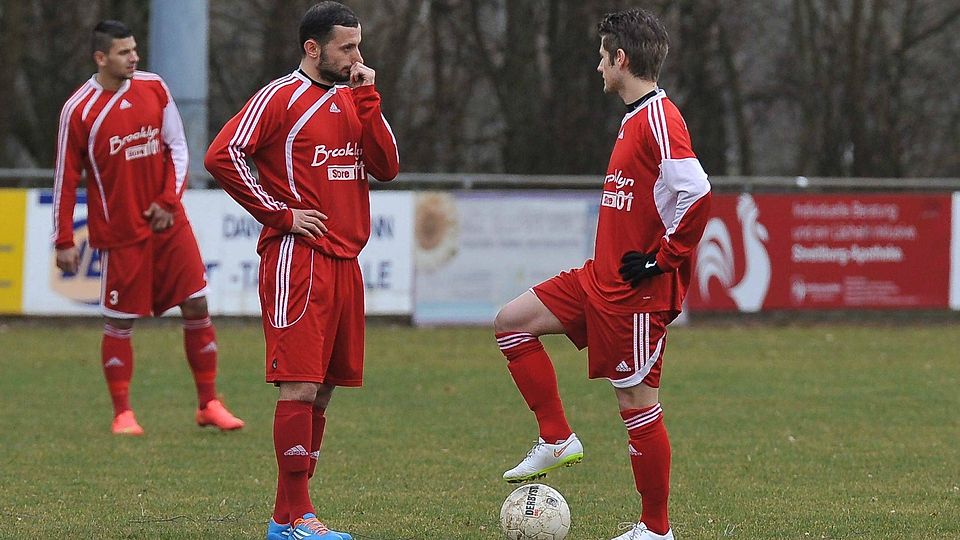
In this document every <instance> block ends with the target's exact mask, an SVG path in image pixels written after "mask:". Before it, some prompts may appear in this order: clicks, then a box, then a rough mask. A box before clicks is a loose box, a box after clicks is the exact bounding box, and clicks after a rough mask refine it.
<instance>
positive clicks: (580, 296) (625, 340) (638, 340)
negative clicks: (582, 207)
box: [532, 268, 675, 388]
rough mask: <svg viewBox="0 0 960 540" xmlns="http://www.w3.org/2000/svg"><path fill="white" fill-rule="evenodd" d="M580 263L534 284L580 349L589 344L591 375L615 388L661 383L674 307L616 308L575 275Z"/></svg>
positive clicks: (588, 353)
mask: <svg viewBox="0 0 960 540" xmlns="http://www.w3.org/2000/svg"><path fill="white" fill-rule="evenodd" d="M582 271H583V270H582V269H580V268H577V269H574V270H571V271H569V272H561V273H560V274H559V275H557V276H554V277H552V278H550V279H548V280H547V281H544V282H543V283H541V284H539V285H537V286H535V287H533V289H532V290H533V292H534V294H536V295H537V298H539V299H540V301H541V302H543V305H545V306H546V307H547V309H549V310H550V312H551V313H553V314H554V316H556V317H557V319H559V320H560V323H561V324H562V325H563V328H564V330H565V332H566V334H567V337H568V338H570V341H572V342H573V344H574V345H576V346H577V348H578V349H583V348H584V347H587V358H588V360H587V361H588V373H589V377H590V378H591V379H609V380H610V383H611V384H613V386H614V387H616V388H629V387H631V386H636V385H638V384H640V383H641V382H643V383H645V384H646V385H647V386H652V387H654V388H659V387H660V368H661V365H662V364H663V351H664V348H665V347H666V344H667V325H668V324H670V321H672V320H673V319H674V317H675V314H674V313H671V312H656V313H629V312H625V311H624V312H618V311H617V310H616V308H615V306H614V307H610V306H604V305H602V303H600V302H597V301H596V300H594V299H592V298H590V297H589V296H588V295H587V293H586V291H584V290H583V286H582V285H581V284H580V280H579V279H578V277H577V273H578V272H582Z"/></svg>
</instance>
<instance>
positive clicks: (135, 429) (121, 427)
mask: <svg viewBox="0 0 960 540" xmlns="http://www.w3.org/2000/svg"><path fill="white" fill-rule="evenodd" d="M111 429H112V430H113V434H114V435H143V428H142V427H140V424H138V423H137V417H135V416H134V415H133V411H131V410H129V409H128V410H126V411H123V412H122V413H120V414H118V415H117V416H115V417H114V418H113V425H112V426H111Z"/></svg>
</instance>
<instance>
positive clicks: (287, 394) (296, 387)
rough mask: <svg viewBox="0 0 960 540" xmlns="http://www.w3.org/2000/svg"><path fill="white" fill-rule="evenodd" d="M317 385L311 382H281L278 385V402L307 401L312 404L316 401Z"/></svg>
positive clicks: (318, 386)
mask: <svg viewBox="0 0 960 540" xmlns="http://www.w3.org/2000/svg"><path fill="white" fill-rule="evenodd" d="M320 386H321V385H320V384H319V383H312V382H282V383H280V400H281V401H285V400H290V401H307V402H310V403H313V402H315V401H316V399H317V391H318V390H319V388H320Z"/></svg>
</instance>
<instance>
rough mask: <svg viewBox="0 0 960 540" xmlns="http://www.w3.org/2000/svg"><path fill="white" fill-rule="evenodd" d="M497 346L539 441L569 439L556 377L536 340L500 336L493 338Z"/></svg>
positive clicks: (521, 335)
mask: <svg viewBox="0 0 960 540" xmlns="http://www.w3.org/2000/svg"><path fill="white" fill-rule="evenodd" d="M497 344H498V345H499V346H500V351H501V352H503V355H504V356H506V357H507V362H508V363H507V367H508V368H509V369H510V375H512V376H513V382H515V383H516V384H517V389H519V390H520V394H521V395H522V396H523V399H524V400H525V401H526V402H527V406H528V407H530V410H531V411H533V414H534V415H536V417H537V424H539V426H540V438H542V439H543V440H544V441H546V442H548V443H550V444H555V443H557V442H560V441H563V440H566V439H567V438H568V437H570V434H571V433H573V431H572V430H571V429H570V425H569V424H568V423H567V417H566V415H565V414H564V412H563V403H562V402H561V401H560V390H559V388H558V387H557V373H556V372H555V371H554V370H553V362H551V361H550V357H549V356H547V351H545V350H544V349H543V344H542V343H540V340H539V339H537V338H536V337H535V336H533V335H532V334H529V333H526V332H504V333H498V334H497Z"/></svg>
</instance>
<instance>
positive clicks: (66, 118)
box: [53, 82, 94, 240]
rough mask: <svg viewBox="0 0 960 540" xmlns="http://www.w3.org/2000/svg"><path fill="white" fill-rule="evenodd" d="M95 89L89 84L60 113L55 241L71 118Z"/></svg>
mask: <svg viewBox="0 0 960 540" xmlns="http://www.w3.org/2000/svg"><path fill="white" fill-rule="evenodd" d="M93 90H94V89H93V87H92V86H91V85H90V83H89V82H87V84H84V85H83V86H81V87H80V88H79V89H77V91H76V92H74V93H73V95H72V96H70V99H68V100H67V102H66V103H65V104H64V105H63V109H62V110H61V111H60V126H59V127H58V129H57V160H56V163H55V168H54V170H53V239H54V240H56V238H57V237H58V236H59V233H60V219H59V217H60V199H61V197H62V196H63V174H64V167H65V166H66V163H65V161H66V159H67V140H68V138H69V137H70V117H71V116H73V111H75V110H76V108H77V106H78V105H79V104H80V103H82V102H83V100H84V99H86V98H87V97H88V96H89V95H90V93H91V92H93Z"/></svg>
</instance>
